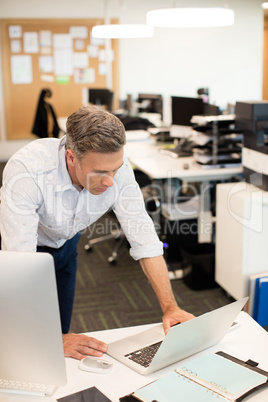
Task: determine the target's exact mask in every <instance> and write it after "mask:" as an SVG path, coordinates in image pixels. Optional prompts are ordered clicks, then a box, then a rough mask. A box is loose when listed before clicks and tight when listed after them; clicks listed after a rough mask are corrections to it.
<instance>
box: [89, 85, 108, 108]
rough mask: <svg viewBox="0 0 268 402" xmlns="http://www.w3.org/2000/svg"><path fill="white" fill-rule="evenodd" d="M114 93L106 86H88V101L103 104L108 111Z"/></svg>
mask: <svg viewBox="0 0 268 402" xmlns="http://www.w3.org/2000/svg"><path fill="white" fill-rule="evenodd" d="M113 97H114V93H113V92H112V91H110V90H109V89H107V88H90V89H89V90H88V102H89V103H92V104H93V105H98V106H105V107H106V109H107V110H108V111H111V110H112V109H113Z"/></svg>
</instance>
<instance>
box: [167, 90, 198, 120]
mask: <svg viewBox="0 0 268 402" xmlns="http://www.w3.org/2000/svg"><path fill="white" fill-rule="evenodd" d="M203 110H204V103H203V100H202V99H201V98H186V97H182V96H172V97H171V115H172V124H173V125H179V126H191V118H192V116H194V115H200V114H203V113H204V112H203Z"/></svg>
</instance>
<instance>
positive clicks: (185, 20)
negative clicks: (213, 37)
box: [146, 7, 234, 28]
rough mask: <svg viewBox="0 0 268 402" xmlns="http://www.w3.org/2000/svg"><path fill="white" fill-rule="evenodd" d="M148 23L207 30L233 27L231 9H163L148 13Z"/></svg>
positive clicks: (158, 25) (156, 25) (157, 25)
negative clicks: (206, 28)
mask: <svg viewBox="0 0 268 402" xmlns="http://www.w3.org/2000/svg"><path fill="white" fill-rule="evenodd" d="M146 22H147V24H148V25H150V26H154V27H169V28H205V27H216V26H227V25H233V23H234V11H233V10H231V9H229V8H220V7H215V8H162V9H157V10H151V11H148V12H147V15H146Z"/></svg>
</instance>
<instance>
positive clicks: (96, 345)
mask: <svg viewBox="0 0 268 402" xmlns="http://www.w3.org/2000/svg"><path fill="white" fill-rule="evenodd" d="M62 339H63V348H64V356H65V357H73V358H74V359H78V360H82V359H83V358H84V357H87V356H96V357H100V356H102V354H103V352H107V349H108V345H107V344H106V343H104V342H101V341H98V340H97V339H95V338H91V337H89V336H87V335H79V334H64V335H62Z"/></svg>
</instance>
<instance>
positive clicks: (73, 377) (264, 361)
mask: <svg viewBox="0 0 268 402" xmlns="http://www.w3.org/2000/svg"><path fill="white" fill-rule="evenodd" d="M236 321H237V322H238V323H239V325H238V326H237V327H235V328H233V329H230V330H229V331H228V333H227V334H226V335H225V337H224V338H223V339H222V341H221V342H220V343H219V344H218V345H216V346H213V347H211V348H209V349H206V350H205V351H203V352H200V353H198V354H196V355H194V356H191V357H190V358H188V359H184V360H182V361H180V365H181V364H182V362H183V363H184V362H185V363H186V362H187V361H189V360H191V359H194V358H197V357H200V356H202V355H205V354H208V353H214V352H217V351H219V350H223V351H225V352H226V353H229V354H232V355H233V356H236V357H238V358H240V359H244V360H248V359H252V360H255V361H257V362H259V367H260V368H262V369H264V370H268V333H267V332H266V331H265V330H264V329H263V328H262V327H260V326H259V324H257V323H256V322H255V321H254V320H253V319H252V318H251V317H250V316H249V315H248V314H246V313H244V312H241V313H240V314H239V316H238V318H237V320H236ZM150 325H151V326H152V325H154V324H150ZM148 326H149V325H147V326H145V325H144V326H138V327H128V328H119V329H112V330H107V331H98V332H93V333H90V334H88V335H90V336H94V337H96V338H98V339H100V340H102V341H104V342H107V343H109V342H111V341H113V340H116V339H120V338H122V337H124V336H126V335H131V334H134V333H137V332H139V331H142V330H143V329H144V328H145V327H148ZM105 359H107V360H110V361H112V362H113V363H114V367H113V370H112V371H111V372H110V373H108V374H93V373H89V372H85V371H81V370H79V368H78V364H79V362H78V361H77V360H74V359H71V358H66V369H67V378H68V383H67V385H65V386H64V387H60V388H58V389H57V390H56V392H55V393H54V395H53V397H51V398H40V397H39V398H31V397H29V396H27V397H24V396H9V395H8V394H4V393H2V394H1V395H0V401H1V402H26V401H27V402H37V401H39V402H42V401H44V402H55V401H56V399H57V398H61V397H63V396H66V395H70V394H73V393H75V392H78V391H81V390H83V389H86V388H90V387H93V386H96V387H97V388H98V389H99V390H100V391H101V392H103V393H104V394H105V395H106V396H107V397H108V398H110V399H111V400H112V402H118V400H119V397H121V396H124V395H126V394H129V393H131V392H133V391H135V390H136V389H138V388H139V387H142V386H144V385H146V384H148V383H149V382H151V381H153V380H156V379H158V378H160V377H162V376H163V375H165V374H167V373H169V372H171V371H172V370H174V369H175V368H176V367H177V365H178V363H175V364H173V365H171V366H169V367H166V368H165V369H162V370H159V371H157V372H155V373H153V374H150V375H148V376H146V377H145V376H142V375H140V374H138V373H136V372H135V371H133V370H131V369H130V368H128V367H126V366H124V365H123V364H121V363H119V362H117V361H116V360H114V359H112V358H111V357H110V356H105ZM267 400H268V390H265V391H262V392H259V393H258V394H255V395H254V396H251V397H250V398H248V401H250V402H256V401H258V402H267Z"/></svg>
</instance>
